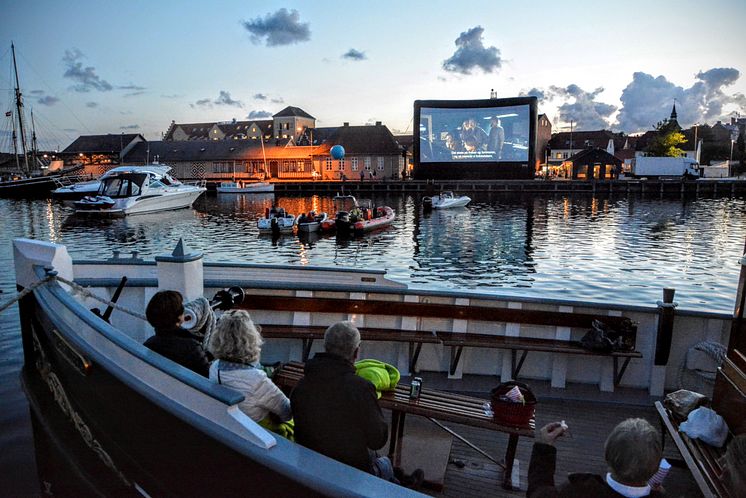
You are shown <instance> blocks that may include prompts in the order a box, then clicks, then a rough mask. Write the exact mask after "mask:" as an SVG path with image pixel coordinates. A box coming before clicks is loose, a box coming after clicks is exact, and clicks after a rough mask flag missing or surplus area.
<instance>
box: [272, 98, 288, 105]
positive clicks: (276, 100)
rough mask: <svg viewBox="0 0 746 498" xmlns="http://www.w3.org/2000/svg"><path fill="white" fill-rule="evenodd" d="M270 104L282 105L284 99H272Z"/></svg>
mask: <svg viewBox="0 0 746 498" xmlns="http://www.w3.org/2000/svg"><path fill="white" fill-rule="evenodd" d="M272 103H273V104H284V103H285V99H283V98H282V97H275V98H273V99H272Z"/></svg>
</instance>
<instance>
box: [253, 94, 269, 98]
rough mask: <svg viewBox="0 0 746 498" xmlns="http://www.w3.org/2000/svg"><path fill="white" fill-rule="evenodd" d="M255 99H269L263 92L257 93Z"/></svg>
mask: <svg viewBox="0 0 746 498" xmlns="http://www.w3.org/2000/svg"><path fill="white" fill-rule="evenodd" d="M254 99H256V100H267V96H266V95H264V94H263V93H256V94H254Z"/></svg>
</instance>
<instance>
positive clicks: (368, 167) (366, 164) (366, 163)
mask: <svg viewBox="0 0 746 498" xmlns="http://www.w3.org/2000/svg"><path fill="white" fill-rule="evenodd" d="M365 171H370V157H366V158H365Z"/></svg>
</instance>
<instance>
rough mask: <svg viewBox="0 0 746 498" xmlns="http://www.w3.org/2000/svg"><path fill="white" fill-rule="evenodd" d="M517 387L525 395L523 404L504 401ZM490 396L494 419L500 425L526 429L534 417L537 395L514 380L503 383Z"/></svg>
mask: <svg viewBox="0 0 746 498" xmlns="http://www.w3.org/2000/svg"><path fill="white" fill-rule="evenodd" d="M515 387H518V389H519V390H520V392H521V394H522V395H523V403H521V402H514V401H510V400H506V399H504V398H505V395H506V394H507V393H508V392H509V391H511V390H512V389H513V388H515ZM490 394H491V398H490V404H491V405H492V418H493V419H494V420H495V422H497V423H498V424H502V425H511V426H517V427H524V426H527V425H528V424H529V422H530V421H531V419H532V418H533V417H534V411H535V409H536V395H534V393H533V391H531V389H530V388H529V387H528V386H527V385H526V384H524V383H523V382H516V381H514V380H511V381H508V382H503V383H502V384H500V385H499V386H497V387H496V388H494V389H493V390H492V392H491V393H490Z"/></svg>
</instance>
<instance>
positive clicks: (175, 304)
mask: <svg viewBox="0 0 746 498" xmlns="http://www.w3.org/2000/svg"><path fill="white" fill-rule="evenodd" d="M145 317H146V318H147V319H148V323H150V325H152V326H153V329H154V330H155V335H153V336H151V337H150V338H148V340H146V341H145V343H144V345H145V347H147V348H149V349H151V350H153V351H155V352H156V353H158V354H160V355H161V356H165V357H166V358H168V359H169V360H171V361H174V362H176V363H178V364H179V365H182V366H184V367H186V368H188V369H189V370H192V371H194V372H197V373H198V374H200V375H203V376H205V377H207V376H208V375H209V370H210V361H212V359H211V357H210V355H209V353H207V352H206V351H205V349H204V348H203V347H202V338H201V337H199V336H197V335H194V334H192V333H191V332H189V331H188V330H186V329H184V328H183V327H182V326H181V325H182V324H183V323H184V299H183V298H182V296H181V294H180V293H179V292H177V291H172V290H165V291H160V292H156V293H155V294H154V295H153V297H152V298H151V299H150V302H148V306H147V308H146V309H145Z"/></svg>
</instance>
